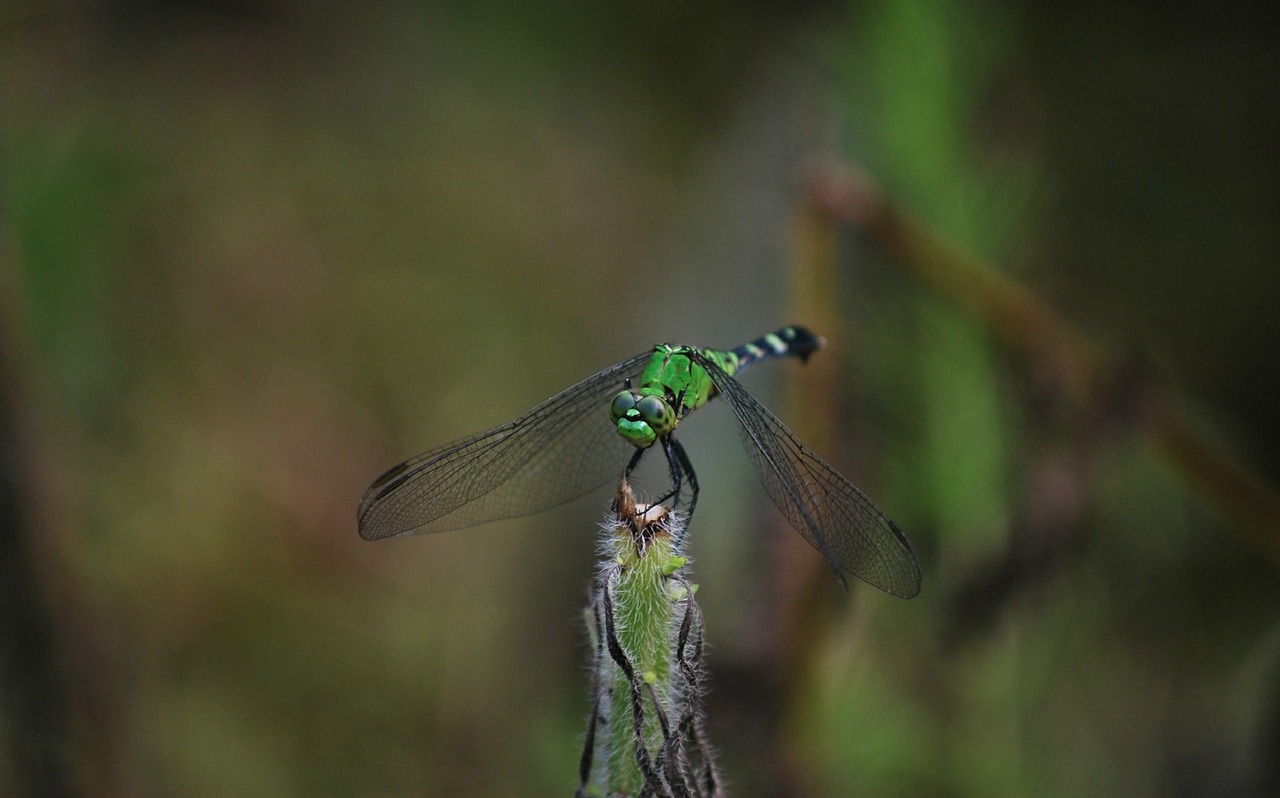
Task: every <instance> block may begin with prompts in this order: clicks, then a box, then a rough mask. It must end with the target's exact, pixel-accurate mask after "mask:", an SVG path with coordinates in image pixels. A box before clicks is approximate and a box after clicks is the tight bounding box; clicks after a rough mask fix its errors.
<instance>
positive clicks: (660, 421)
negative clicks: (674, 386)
mask: <svg viewBox="0 0 1280 798" xmlns="http://www.w3.org/2000/svg"><path fill="white" fill-rule="evenodd" d="M609 415H611V416H612V417H613V423H614V424H616V425H617V427H618V434H619V435H621V436H622V437H624V438H626V439H627V441H628V442H629V443H631V444H632V445H633V446H635V447H637V448H639V449H647V448H649V447H650V446H652V445H653V444H654V442H655V441H657V440H658V439H659V438H661V437H662V436H663V435H666V434H668V433H669V432H671V430H673V429H675V428H676V411H675V410H674V409H673V408H672V407H671V403H670V402H668V401H667V400H666V399H663V398H662V397H661V396H655V395H653V394H643V395H642V394H638V393H636V392H635V391H632V390H631V389H630V387H629V386H628V388H627V390H624V391H620V392H619V393H618V394H617V395H616V396H614V397H613V402H612V404H610V405H609Z"/></svg>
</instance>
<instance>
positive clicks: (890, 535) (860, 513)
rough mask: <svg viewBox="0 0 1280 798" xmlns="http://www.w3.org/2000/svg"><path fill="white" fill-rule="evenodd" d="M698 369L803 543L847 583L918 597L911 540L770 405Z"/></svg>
mask: <svg viewBox="0 0 1280 798" xmlns="http://www.w3.org/2000/svg"><path fill="white" fill-rule="evenodd" d="M698 364H699V365H701V366H702V367H703V368H705V369H706V370H707V373H708V374H709V375H710V376H711V381H712V382H713V383H714V384H715V386H716V388H717V389H718V391H719V392H720V393H721V394H723V396H724V398H725V399H726V400H727V401H728V403H729V406H730V407H731V408H733V413H734V415H736V416H737V417H738V421H739V422H740V423H741V433H742V441H743V445H744V446H745V447H746V450H747V454H748V456H749V457H750V459H751V464H752V466H754V467H755V470H756V474H757V475H758V476H759V477H760V482H761V483H763V485H764V489H765V492H766V493H768V494H769V497H770V498H771V499H773V503H774V504H776V505H778V509H780V510H781V511H782V514H783V515H785V516H786V517H787V520H788V521H789V522H790V523H791V526H793V527H795V529H796V531H798V532H799V533H800V534H801V535H802V536H804V539H805V540H807V541H809V543H810V544H811V545H812V546H813V547H814V548H816V549H817V550H818V551H820V552H822V555H823V556H824V557H825V558H826V559H827V562H828V563H829V564H830V565H831V568H832V570H834V571H835V572H836V576H837V578H839V579H840V581H841V582H842V583H843V582H844V577H843V576H842V575H841V574H840V570H841V569H843V570H845V571H848V572H849V573H851V574H853V575H854V576H856V577H858V578H859V579H861V580H863V581H864V582H868V583H870V584H872V585H874V586H876V587H878V588H880V589H881V590H883V591H885V592H887V593H892V594H893V595H895V596H901V597H903V598H911V597H912V596H914V595H916V594H917V593H919V592H920V565H919V563H918V562H917V561H916V555H915V552H914V551H913V550H912V548H911V543H910V541H908V540H907V536H906V535H904V534H903V533H902V530H901V529H899V528H898V525H897V524H895V523H894V522H893V521H892V520H890V519H889V517H888V516H887V515H885V514H884V513H883V512H882V511H881V510H880V508H879V507H876V505H875V503H874V502H872V501H871V499H869V498H867V496H866V494H864V493H863V492H862V491H860V490H858V488H857V487H856V486H855V485H854V484H853V483H852V482H850V481H849V480H847V479H845V478H844V477H843V476H841V475H840V473H839V472H838V471H836V470H835V469H834V468H832V467H831V466H830V465H828V464H827V462H826V461H825V460H823V459H822V458H821V457H819V456H818V455H817V454H816V453H814V451H813V450H812V449H810V448H808V447H807V446H805V445H804V444H802V443H801V442H800V441H799V440H797V439H796V436H795V433H793V432H792V431H791V430H789V429H787V426H786V425H785V424H783V423H782V422H781V421H779V420H778V417H777V416H775V415H774V414H773V413H772V412H770V411H769V409H768V408H767V407H765V406H764V405H762V404H761V403H760V402H759V401H758V400H757V399H756V398H755V397H754V396H752V395H751V394H750V393H748V391H747V389H746V388H743V387H742V385H741V383H739V382H738V381H737V380H735V379H734V378H733V377H731V376H729V375H728V374H726V373H725V372H724V371H723V370H722V369H720V368H719V367H718V366H716V365H715V363H712V362H710V361H709V360H707V359H706V358H702V357H699V358H698Z"/></svg>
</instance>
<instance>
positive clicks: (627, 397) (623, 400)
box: [609, 391, 636, 424]
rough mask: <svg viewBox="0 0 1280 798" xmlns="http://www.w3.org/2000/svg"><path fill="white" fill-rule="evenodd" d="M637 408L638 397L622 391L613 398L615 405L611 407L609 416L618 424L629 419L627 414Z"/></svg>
mask: <svg viewBox="0 0 1280 798" xmlns="http://www.w3.org/2000/svg"><path fill="white" fill-rule="evenodd" d="M635 406H636V397H635V395H634V394H633V393H631V391H622V392H620V393H618V394H616V395H615V396H614V397H613V403H612V404H610V405H609V415H611V416H613V421H614V423H615V424H616V423H617V422H619V421H621V420H622V419H624V418H626V417H627V413H629V412H631V410H632V408H634V407H635Z"/></svg>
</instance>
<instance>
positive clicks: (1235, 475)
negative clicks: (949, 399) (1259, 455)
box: [807, 167, 1280, 562]
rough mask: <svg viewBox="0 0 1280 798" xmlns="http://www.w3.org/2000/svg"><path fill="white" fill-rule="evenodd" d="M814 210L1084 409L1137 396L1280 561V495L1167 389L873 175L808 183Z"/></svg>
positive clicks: (1172, 448) (1184, 467)
mask: <svg viewBox="0 0 1280 798" xmlns="http://www.w3.org/2000/svg"><path fill="white" fill-rule="evenodd" d="M808 188H809V191H808V197H807V205H808V206H809V207H810V209H811V210H812V211H814V212H816V213H819V214H824V215H826V216H829V217H830V218H832V219H834V220H836V221H838V222H841V223H844V224H848V225H851V226H853V227H855V228H856V229H858V230H859V231H860V232H861V233H863V234H864V235H866V236H867V237H868V238H869V239H870V240H871V241H873V242H874V243H875V244H876V245H878V246H879V247H880V248H881V249H882V250H883V251H884V252H885V253H887V254H888V255H889V256H891V257H892V258H893V259H894V260H896V261H897V262H898V263H899V264H900V265H902V266H903V267H905V268H907V269H909V270H910V271H912V272H914V273H915V274H916V275H917V276H919V277H920V278H922V279H923V280H924V281H925V282H926V283H927V284H929V285H930V286H931V287H932V288H933V289H934V290H936V291H937V292H938V293H939V294H941V295H942V296H943V297H945V298H946V299H947V300H949V301H950V302H953V303H954V304H955V305H957V306H958V307H960V308H963V309H964V310H966V311H968V312H969V313H971V314H973V315H974V316H976V317H977V318H978V319H980V320H981V322H982V323H983V324H984V325H985V326H986V328H987V329H988V330H989V331H990V332H991V334H992V335H993V336H995V337H996V338H997V339H998V340H999V341H1000V342H1001V343H1002V344H1004V345H1005V346H1006V347H1008V348H1009V349H1010V350H1012V351H1014V352H1017V353H1018V354H1020V355H1022V356H1023V357H1025V358H1027V360H1028V362H1029V363H1030V364H1031V365H1032V366H1033V367H1034V368H1036V369H1038V370H1039V371H1040V372H1041V373H1042V374H1043V375H1045V376H1047V377H1048V378H1050V379H1051V380H1052V381H1053V382H1054V384H1055V385H1057V386H1058V387H1059V389H1060V390H1061V391H1062V393H1063V394H1064V395H1065V396H1067V397H1068V398H1070V399H1072V400H1073V401H1075V402H1078V403H1079V404H1080V405H1082V406H1083V407H1085V408H1095V409H1098V410H1099V411H1101V412H1106V411H1110V412H1111V413H1114V412H1115V410H1116V408H1114V407H1107V404H1108V403H1109V402H1115V401H1116V400H1117V396H1118V395H1117V388H1123V389H1124V390H1123V393H1122V394H1121V395H1120V396H1121V398H1120V401H1126V399H1125V398H1123V397H1130V398H1129V399H1128V401H1130V402H1131V406H1130V407H1125V408H1121V410H1123V411H1126V412H1124V413H1123V414H1122V417H1123V418H1126V419H1127V420H1128V423H1129V424H1130V425H1131V426H1132V428H1134V429H1135V430H1139V431H1141V432H1142V433H1143V434H1144V435H1145V436H1146V438H1147V440H1148V442H1149V445H1150V446H1151V447H1152V449H1154V450H1155V451H1156V452H1157V453H1158V454H1159V455H1160V457H1162V458H1163V459H1164V460H1165V461H1166V462H1167V463H1168V464H1169V465H1170V466H1171V467H1172V468H1173V470H1174V471H1175V472H1177V474H1178V475H1179V476H1180V477H1181V478H1182V479H1183V481H1184V482H1185V483H1186V484H1187V485H1188V486H1189V487H1191V488H1192V489H1193V490H1195V491H1196V492H1197V493H1199V494H1200V495H1201V496H1203V497H1204V498H1205V499H1206V500H1208V501H1209V502H1210V503H1211V504H1213V505H1214V506H1215V507H1217V508H1218V509H1219V510H1220V511H1221V512H1222V513H1223V514H1224V515H1226V516H1227V517H1228V518H1230V519H1231V520H1232V521H1234V522H1235V523H1236V524H1237V525H1239V526H1240V528H1241V529H1242V530H1244V531H1245V532H1246V533H1247V534H1248V537H1249V539H1250V541H1251V542H1252V543H1253V544H1254V545H1255V546H1257V547H1259V548H1260V549H1262V550H1263V551H1265V552H1267V553H1268V554H1269V555H1270V556H1271V557H1272V558H1273V559H1274V560H1276V561H1277V562H1280V496H1277V495H1276V493H1275V492H1274V491H1273V490H1272V489H1271V488H1270V487H1269V486H1268V485H1266V484H1265V483H1264V482H1263V481H1262V480H1261V479H1260V478H1259V477H1258V476H1257V475H1255V474H1253V473H1252V472H1251V471H1250V470H1249V469H1247V468H1246V467H1244V466H1243V465H1241V464H1240V463H1239V462H1237V461H1236V460H1235V459H1234V458H1233V457H1232V456H1231V455H1230V454H1229V453H1228V452H1226V451H1224V450H1223V449H1222V448H1221V447H1220V446H1219V445H1217V444H1216V443H1214V442H1213V441H1211V440H1209V438H1208V437H1206V436H1205V435H1204V434H1203V433H1202V432H1200V431H1199V430H1198V429H1197V428H1196V426H1195V425H1194V424H1193V423H1192V422H1191V421H1190V420H1189V419H1187V418H1186V417H1185V416H1184V415H1182V414H1181V413H1180V412H1179V411H1178V409H1177V408H1175V407H1174V406H1173V405H1172V403H1171V402H1170V401H1169V399H1168V396H1167V392H1166V390H1165V388H1164V386H1163V385H1162V384H1161V383H1160V382H1159V381H1158V380H1156V379H1155V378H1153V377H1151V376H1149V375H1147V374H1146V373H1137V374H1135V372H1134V369H1133V368H1132V364H1131V363H1129V362H1127V361H1126V360H1125V359H1124V358H1121V357H1117V356H1115V355H1114V354H1113V353H1110V352H1108V351H1106V350H1105V349H1104V348H1103V347H1102V346H1101V345H1099V344H1098V343H1097V342H1096V341H1094V340H1093V339H1092V338H1091V337H1090V336H1089V335H1087V334H1086V333H1084V332H1083V331H1081V330H1080V329H1078V328H1076V327H1075V326H1073V325H1072V324H1071V323H1070V322H1069V321H1068V320H1067V319H1065V318H1063V317H1062V315H1061V314H1059V313H1058V312H1057V311H1055V310H1054V308H1052V307H1051V306H1050V305H1049V304H1048V303H1047V302H1045V301H1044V300H1042V299H1041V298H1040V297H1038V296H1037V295H1036V294H1035V293H1034V292H1033V291H1031V290H1030V289H1028V288H1027V287H1026V286H1024V285H1021V284H1019V283H1017V282H1016V281H1014V280H1012V279H1010V278H1009V277H1008V276H1007V275H1004V274H1001V273H999V272H998V271H997V270H996V269H994V268H992V267H991V266H990V265H989V264H987V263H985V262H983V261H982V260H981V259H980V258H978V257H976V256H974V255H973V254H971V253H969V252H966V251H965V250H963V249H962V248H960V247H959V246H957V245H956V244H954V243H952V242H950V241H948V240H946V239H945V238H944V237H943V236H941V235H939V234H938V233H937V232H935V231H933V230H932V229H930V228H929V227H928V226H927V225H926V224H925V223H924V222H922V221H921V220H919V219H917V218H916V217H914V216H913V215H912V214H911V213H909V212H908V211H906V210H904V209H903V208H900V207H898V206H897V205H896V204H894V202H893V201H892V200H891V199H890V198H888V197H887V196H885V195H884V193H883V192H881V191H880V189H879V188H878V187H877V186H876V185H874V183H872V182H871V181H870V180H869V179H868V178H867V177H866V176H865V175H863V174H861V173H860V172H858V171H856V170H854V169H851V168H847V167H845V168H828V169H825V170H823V171H821V172H820V173H818V174H817V175H815V176H814V178H813V180H812V181H811V183H810V184H809V187H808Z"/></svg>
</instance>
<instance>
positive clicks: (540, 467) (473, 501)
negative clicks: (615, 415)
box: [357, 351, 652, 540]
mask: <svg viewBox="0 0 1280 798" xmlns="http://www.w3.org/2000/svg"><path fill="white" fill-rule="evenodd" d="M651 355H652V351H649V352H645V353H644V354H640V355H636V356H635V357H632V358H628V359H627V360H624V361H622V362H621V363H616V364H614V365H612V366H610V367H609V368H607V369H605V370H604V371H601V372H599V373H598V374H595V375H594V376H591V377H588V378H587V379H585V380H583V381H582V382H580V383H578V384H577V385H574V386H573V387H571V388H568V389H566V390H564V391H561V392H560V393H558V394H556V395H555V396H553V397H551V398H550V399H548V400H547V401H545V402H543V403H542V404H540V405H538V406H537V407H535V408H533V409H532V410H530V411H529V412H528V413H525V414H524V415H523V416H520V417H519V418H517V419H516V420H514V421H511V422H508V423H506V424H503V425H502V426H500V427H494V428H493V429H491V430H489V431H488V432H482V433H480V434H479V435H476V436H473V437H471V438H467V439H466V440H462V441H458V442H456V443H452V444H449V445H447V446H442V447H440V448H439V449H433V450H432V451H429V452H427V453H426V454H421V455H418V456H417V457H415V458H413V459H411V460H407V461H405V462H403V463H401V464H400V465H398V466H396V467H394V468H392V469H391V470H389V471H387V472H386V473H385V474H383V475H382V476H380V477H378V479H377V480H375V481H374V483H373V484H372V485H370V486H369V489H368V490H367V491H365V494H364V497H363V498H362V499H361V500H360V510H359V513H358V516H357V517H358V521H359V527H360V537H362V538H364V539H366V540H378V539H381V538H386V537H392V536H395V535H407V534H418V535H421V534H426V533H429V532H444V531H446V530H450V529H460V528H462V527H467V526H474V525H475V524H482V523H485V522H486V521H495V520H497V519H499V518H510V517H513V516H517V515H526V514H529V513H534V512H537V511H539V510H545V509H547V508H549V507H554V506H556V505H558V504H563V503H564V502H567V501H569V500H571V499H576V498H577V497H579V496H581V495H583V494H584V493H587V492H589V491H591V490H593V489H595V488H597V487H599V486H601V485H603V484H604V483H605V482H608V481H609V480H611V479H617V477H618V475H619V474H621V473H622V470H623V468H625V467H626V465H627V460H628V458H629V457H630V456H631V454H632V453H633V452H634V451H635V448H634V447H633V446H632V445H631V444H629V443H627V442H626V441H625V440H623V438H622V436H620V435H619V434H618V433H617V431H616V430H615V429H614V426H613V424H612V423H610V419H609V399H610V397H612V396H613V394H614V393H616V392H618V391H620V390H622V383H623V380H625V379H627V378H632V379H634V378H636V377H637V376H639V374H640V372H641V370H643V368H644V364H645V363H646V362H647V361H648V360H649V357H650V356H651Z"/></svg>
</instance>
